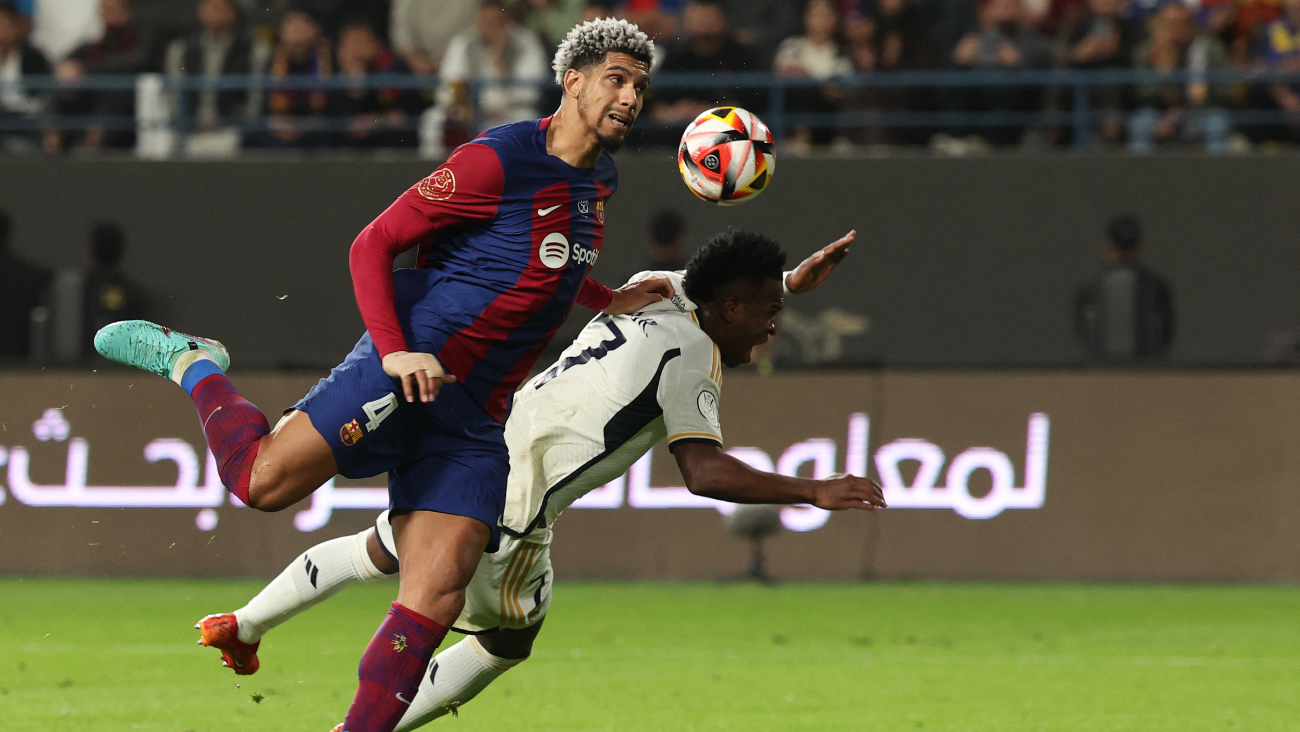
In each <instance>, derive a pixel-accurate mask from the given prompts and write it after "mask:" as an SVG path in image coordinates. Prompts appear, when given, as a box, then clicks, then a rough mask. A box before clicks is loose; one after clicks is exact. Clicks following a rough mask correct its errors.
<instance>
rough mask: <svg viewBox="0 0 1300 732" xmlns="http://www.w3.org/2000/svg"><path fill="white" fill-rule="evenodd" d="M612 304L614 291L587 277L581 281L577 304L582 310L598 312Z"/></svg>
mask: <svg viewBox="0 0 1300 732" xmlns="http://www.w3.org/2000/svg"><path fill="white" fill-rule="evenodd" d="M611 302H614V291H613V290H611V289H609V288H608V287H606V286H604V285H602V284H600V283H599V282H597V281H595V280H593V279H591V278H590V277H588V278H587V279H585V280H583V281H582V289H581V290H578V304H579V305H581V306H583V307H584V308H588V309H590V310H595V311H596V312H600V311H601V310H604V309H605V308H607V307H609V304H610V303H611Z"/></svg>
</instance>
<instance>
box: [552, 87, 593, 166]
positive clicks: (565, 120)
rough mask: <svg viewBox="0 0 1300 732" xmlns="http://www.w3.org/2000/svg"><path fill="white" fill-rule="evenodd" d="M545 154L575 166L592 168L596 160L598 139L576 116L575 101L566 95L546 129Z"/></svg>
mask: <svg viewBox="0 0 1300 732" xmlns="http://www.w3.org/2000/svg"><path fill="white" fill-rule="evenodd" d="M546 153H547V154H548V155H554V156H555V157H557V158H559V159H560V160H563V161H564V162H566V163H568V164H569V165H572V166H573V167H575V168H594V167H596V163H597V162H599V161H600V153H601V146H600V140H598V139H596V133H594V132H592V131H591V128H590V127H588V126H587V124H586V123H585V122H583V121H582V118H581V117H580V116H579V115H578V110H577V102H576V101H573V100H572V98H570V97H566V98H565V100H564V102H563V103H562V104H560V108H559V109H558V110H556V112H555V116H554V117H552V118H551V126H550V127H547V128H546Z"/></svg>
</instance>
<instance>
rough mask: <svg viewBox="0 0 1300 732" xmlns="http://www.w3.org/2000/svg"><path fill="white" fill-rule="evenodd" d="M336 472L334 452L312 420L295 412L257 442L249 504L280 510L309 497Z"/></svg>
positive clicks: (268, 509)
mask: <svg viewBox="0 0 1300 732" xmlns="http://www.w3.org/2000/svg"><path fill="white" fill-rule="evenodd" d="M338 471H339V466H338V462H337V461H336V460H335V459H334V453H333V451H331V450H330V446H329V444H328V443H326V442H325V438H323V437H321V436H320V433H319V432H317V431H316V428H315V427H312V424H311V417H309V416H307V414H306V413H305V412H300V411H297V410H294V411H292V412H289V413H288V414H286V415H284V416H283V417H281V418H280V421H279V422H277V423H276V425H275V428H274V429H272V430H271V432H270V433H269V434H267V435H266V436H265V437H263V438H262V439H260V440H258V447H257V458H256V459H255V460H254V461H253V468H252V472H251V473H250V475H249V482H248V505H250V506H252V507H253V508H256V509H258V510H259V511H283V510H284V509H286V508H288V507H290V506H292V505H293V504H295V503H297V502H298V501H301V500H302V499H304V498H306V497H307V496H309V495H311V493H312V491H314V490H316V489H317V488H319V487H320V485H321V484H322V483H324V482H325V481H327V480H329V479H330V478H332V477H334V475H335V474H336V473H338Z"/></svg>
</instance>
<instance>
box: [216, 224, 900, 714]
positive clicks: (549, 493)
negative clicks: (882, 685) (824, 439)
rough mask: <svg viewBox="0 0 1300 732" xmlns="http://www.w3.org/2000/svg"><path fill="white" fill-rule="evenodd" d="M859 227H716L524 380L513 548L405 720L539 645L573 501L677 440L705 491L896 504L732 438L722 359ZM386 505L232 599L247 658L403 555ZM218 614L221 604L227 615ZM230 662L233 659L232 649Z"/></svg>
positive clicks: (686, 466) (502, 553) (691, 478)
mask: <svg viewBox="0 0 1300 732" xmlns="http://www.w3.org/2000/svg"><path fill="white" fill-rule="evenodd" d="M854 237H855V233H854V232H850V233H849V234H848V235H846V236H845V237H843V238H842V239H840V240H838V241H836V242H834V243H833V244H831V245H829V246H827V247H825V248H824V249H822V250H820V251H818V252H817V253H815V254H814V255H812V256H811V257H809V258H808V259H807V260H805V261H804V262H803V263H802V264H800V265H799V267H797V268H796V269H795V270H794V271H792V272H788V273H784V272H783V271H782V269H783V266H784V263H785V254H784V253H783V252H782V251H781V250H780V248H779V247H778V245H777V244H776V243H775V242H773V241H772V240H771V239H769V238H767V237H765V236H762V235H761V234H755V233H751V232H747V231H742V230H730V231H727V232H725V233H722V234H719V235H717V236H715V237H714V238H713V239H712V240H710V241H709V242H708V243H707V244H705V245H704V247H702V248H701V249H700V251H699V253H698V254H696V255H695V257H694V258H693V259H692V260H691V261H690V263H688V264H687V266H686V270H685V271H684V272H644V273H642V274H640V275H637V276H636V277H634V278H633V280H632V281H633V282H638V281H643V280H647V279H650V278H654V277H658V278H664V279H668V280H670V281H671V282H672V284H673V290H674V292H675V293H677V294H676V295H675V296H674V297H672V298H671V299H669V300H665V301H663V302H660V303H656V304H654V305H651V306H649V307H646V308H643V309H642V310H640V311H638V312H636V313H633V314H629V315H616V316H609V315H604V314H600V315H597V316H596V317H595V319H593V320H592V321H591V322H590V323H589V324H588V325H587V326H586V327H585V328H584V329H583V331H582V333H581V334H579V336H578V338H577V339H576V340H575V341H574V342H573V344H572V345H570V346H569V348H568V349H567V350H565V352H564V353H563V354H562V355H561V357H560V359H559V360H558V361H557V362H556V363H555V364H553V365H552V366H551V367H550V368H548V369H546V370H545V371H543V372H541V373H540V374H538V375H537V376H535V377H534V378H533V379H532V380H531V381H529V382H528V383H527V384H526V385H525V386H524V387H523V388H522V389H520V390H519V392H518V393H517V394H516V395H515V398H514V406H513V409H512V411H511V416H510V419H509V420H508V421H507V422H506V444H507V446H508V448H509V451H510V475H509V479H508V489H507V494H506V509H505V516H504V519H503V522H502V523H503V527H502V531H503V533H504V534H505V536H504V537H503V539H502V543H501V548H500V549H499V550H498V551H497V552H495V553H492V554H484V555H483V557H482V559H481V560H480V562H479V566H478V570H477V572H476V573H475V575H474V578H473V580H472V581H471V582H470V584H469V587H468V589H467V591H466V602H465V609H464V610H463V612H462V613H461V615H460V617H459V619H458V620H457V621H456V623H455V625H454V629H455V630H457V631H459V632H462V633H466V634H468V635H469V637H467V638H465V639H464V640H462V641H460V642H459V643H457V644H455V645H453V646H451V647H450V648H448V649H446V650H444V651H443V652H442V653H440V654H438V655H437V656H436V657H435V658H434V659H433V661H432V662H431V663H430V665H429V669H428V671H427V673H425V674H424V678H423V681H422V682H421V686H420V689H419V691H418V693H417V694H416V696H415V698H414V699H413V700H412V704H411V706H410V708H409V709H408V710H407V712H406V714H405V716H404V717H403V718H402V720H401V722H400V724H399V726H398V727H397V729H398V730H408V729H413V728H415V727H418V726H420V725H422V724H425V723H426V722H428V721H430V720H432V719H435V718H437V717H439V716H442V715H444V714H447V713H448V712H450V711H453V710H455V709H457V708H458V707H459V705H461V704H464V703H466V702H468V701H469V700H470V699H472V698H473V697H474V696H475V695H476V694H478V692H480V691H482V690H483V689H484V688H486V686H487V685H488V684H489V683H491V682H492V681H493V680H494V679H496V678H497V677H498V676H500V675H501V674H502V673H504V672H505V671H506V670H508V669H510V668H512V667H513V666H515V665H517V664H519V663H520V662H522V661H523V660H524V659H526V658H528V656H529V654H530V652H531V649H532V644H533V639H534V638H536V637H537V634H538V632H539V631H540V630H541V627H542V621H543V619H544V618H545V616H546V612H547V609H548V608H549V606H550V602H551V588H552V585H553V573H552V570H551V562H550V545H551V539H552V535H553V534H552V532H553V530H554V526H555V522H556V520H557V519H558V518H559V516H560V514H561V513H562V512H563V511H564V509H565V508H566V507H568V506H569V505H570V504H572V503H573V502H574V501H576V500H577V499H579V498H581V497H582V496H583V495H585V494H587V493H588V492H590V491H592V490H594V489H596V488H599V487H600V486H602V485H604V484H605V483H607V482H609V481H610V480H613V479H614V478H616V477H618V476H619V475H622V474H623V473H624V472H626V471H627V469H628V468H629V467H630V466H631V465H632V464H633V463H634V462H636V461H637V460H638V459H639V458H640V457H641V456H642V455H644V454H645V453H646V452H647V451H648V450H650V448H651V447H653V446H654V445H655V444H656V443H657V442H659V441H660V440H662V439H665V438H666V439H667V440H668V448H669V450H671V451H672V453H673V455H674V457H675V458H676V460H677V464H678V467H679V468H681V472H682V475H683V477H684V478H685V480H686V486H687V488H688V489H689V490H690V491H691V492H692V493H695V494H697V495H701V496H707V497H710V498H715V499H719V500H723V501H731V502H736V503H771V504H800V503H803V504H811V505H814V506H818V507H820V508H823V509H830V510H840V509H868V510H870V509H875V508H883V507H884V506H885V502H884V498H883V495H882V493H881V490H880V487H879V485H877V484H876V483H875V482H874V481H872V480H870V479H868V478H864V477H855V476H847V475H836V476H832V477H830V478H827V479H824V480H809V479H804V478H794V477H786V476H780V475H775V474H772V473H766V472H761V471H758V470H755V469H753V468H751V467H750V466H749V465H747V464H745V463H743V462H741V461H740V460H737V459H736V458H733V457H731V456H729V455H727V453H726V452H724V451H723V449H722V445H723V439H722V426H721V423H720V420H719V417H718V415H719V410H718V407H719V402H720V399H721V384H722V369H723V367H724V366H726V367H734V366H739V365H741V364H743V363H746V362H748V361H749V359H750V352H751V351H752V349H753V348H754V347H755V346H757V345H760V344H762V343H765V342H766V341H767V339H768V337H769V336H770V335H773V334H775V333H776V316H777V313H778V312H779V311H780V309H781V306H782V302H783V295H784V293H785V292H792V293H803V292H807V291H809V290H811V289H813V288H814V287H816V286H818V285H820V284H821V283H822V282H824V281H825V279H826V277H827V276H829V274H830V273H831V270H833V269H834V268H835V266H836V265H837V264H838V263H839V262H840V261H842V260H843V259H844V257H845V256H846V255H847V254H848V251H849V245H850V244H851V243H852V242H853V239H854ZM388 516H389V513H388V512H387V511H385V512H384V513H383V514H381V515H380V517H379V519H378V520H377V521H376V525H375V528H374V529H367V530H366V531H363V532H361V533H360V534H358V535H356V536H346V537H342V538H338V539H333V540H331V541H326V542H323V543H321V544H319V545H317V546H315V547H313V548H311V549H308V550H307V551H306V552H304V554H303V555H302V556H301V557H299V558H298V559H297V560H296V561H295V562H294V563H293V564H291V565H290V566H289V567H288V568H286V569H285V570H284V572H283V573H281V575H280V576H279V577H277V578H276V579H275V580H274V581H272V582H271V584H270V585H268V586H267V587H266V588H265V589H264V590H263V591H262V592H261V593H259V594H258V595H257V597H255V598H253V600H252V601H250V602H249V604H248V605H246V606H245V607H243V608H240V609H239V610H236V611H235V612H234V613H233V615H234V618H235V619H236V620H237V625H238V627H239V629H240V631H241V638H242V637H243V635H244V633H248V636H247V638H244V640H246V641H247V645H246V646H245V647H244V648H243V649H242V653H243V656H242V658H240V659H239V660H240V665H239V666H236V667H235V669H236V672H237V673H239V672H240V671H241V670H243V671H244V672H245V673H247V672H248V671H247V669H254V670H255V669H256V668H257V660H256V646H255V645H252V644H255V643H257V642H258V641H260V638H261V636H262V634H263V633H265V632H266V631H268V630H270V629H271V628H273V627H275V626H277V625H279V624H280V623H283V622H284V621H285V620H287V619H289V618H290V617H293V616H294V615H296V614H298V613H300V612H302V611H303V610H305V609H307V608H308V607H311V606H313V605H315V604H317V603H319V602H321V601H322V600H324V599H326V598H328V597H330V596H332V595H333V594H335V593H337V592H338V591H339V590H341V589H342V588H343V587H345V586H347V585H350V584H353V583H356V582H363V581H370V580H374V579H379V578H381V577H383V576H384V575H387V574H392V573H394V572H396V571H397V570H398V560H397V552H396V547H395V542H394V541H393V534H392V527H391V525H390V524H389V521H388ZM217 617H221V616H217ZM232 665H233V664H232Z"/></svg>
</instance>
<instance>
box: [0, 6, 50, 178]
mask: <svg viewBox="0 0 1300 732" xmlns="http://www.w3.org/2000/svg"><path fill="white" fill-rule="evenodd" d="M48 73H50V64H49V63H48V62H47V61H46V60H45V56H44V55H43V54H42V53H41V52H40V51H38V50H36V47H35V46H33V45H31V44H30V43H28V42H27V19H26V18H24V17H23V16H22V14H21V13H19V12H18V7H17V6H16V5H14V4H13V3H12V2H10V0H0V82H21V81H22V79H23V77H24V76H43V75H45V74H48ZM47 96H48V95H46V94H39V93H35V92H31V93H29V92H26V91H24V90H23V89H21V88H18V87H0V123H6V122H9V121H17V120H26V121H28V122H29V123H34V122H35V120H37V118H38V117H39V116H40V114H41V112H42V111H44V109H45V105H46V101H47ZM37 132H38V131H37V130H36V129H35V128H32V129H31V130H30V131H23V132H11V133H5V132H0V149H4V150H8V151H11V152H25V151H27V150H30V149H34V148H35V147H36V141H37V140H38V139H39V135H38V134H37Z"/></svg>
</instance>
